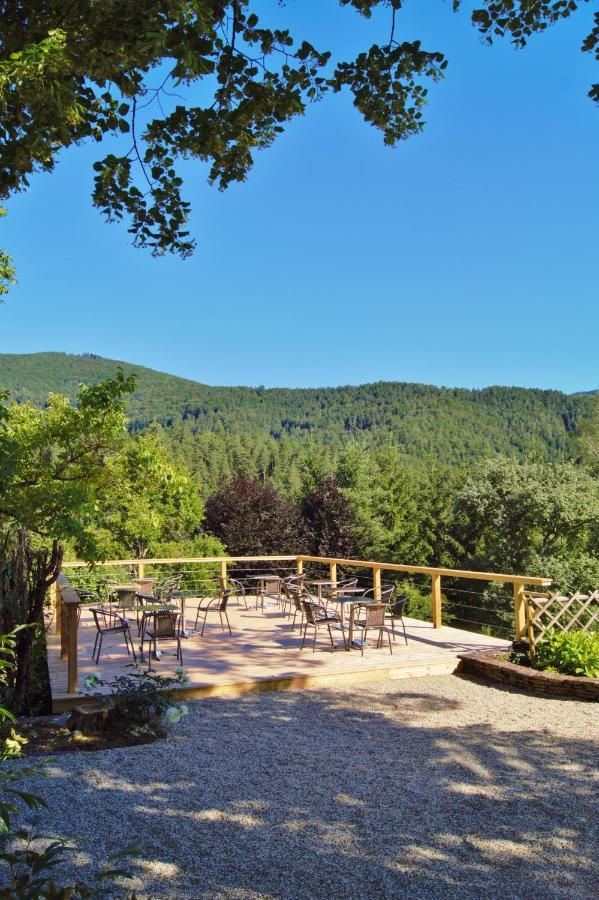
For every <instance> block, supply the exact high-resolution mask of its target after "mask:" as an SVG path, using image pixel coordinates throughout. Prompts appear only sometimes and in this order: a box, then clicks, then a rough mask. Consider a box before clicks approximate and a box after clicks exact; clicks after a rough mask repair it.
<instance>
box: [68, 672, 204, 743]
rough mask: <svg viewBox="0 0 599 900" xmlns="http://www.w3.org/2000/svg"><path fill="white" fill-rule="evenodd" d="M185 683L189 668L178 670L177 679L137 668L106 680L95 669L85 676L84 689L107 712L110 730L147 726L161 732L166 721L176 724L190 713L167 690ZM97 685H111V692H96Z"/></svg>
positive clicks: (144, 727) (105, 725)
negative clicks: (127, 673)
mask: <svg viewBox="0 0 599 900" xmlns="http://www.w3.org/2000/svg"><path fill="white" fill-rule="evenodd" d="M185 684H189V678H188V676H187V672H186V671H185V669H177V670H176V674H175V677H174V678H171V677H168V676H164V675H157V674H154V673H153V672H149V671H146V672H141V671H137V672H133V673H131V674H129V675H119V676H118V677H117V678H114V679H113V680H112V681H105V680H104V679H103V678H102V675H101V673H100V672H92V673H90V674H89V675H88V676H87V678H86V679H85V682H84V688H85V690H86V692H89V693H91V695H92V696H93V697H95V699H96V700H97V701H98V703H99V704H100V706H101V707H102V708H103V710H104V711H105V713H106V716H105V720H104V727H105V729H106V730H107V731H113V732H120V733H127V732H130V733H131V732H133V733H135V732H136V731H137V732H139V730H140V729H146V730H148V731H150V730H153V731H155V732H156V733H159V732H160V726H161V724H162V722H163V721H164V722H168V723H169V724H175V723H177V722H179V721H180V719H182V718H183V716H185V715H187V706H186V705H185V704H184V703H181V702H179V701H175V700H173V699H172V697H170V696H169V694H168V693H166V689H168V688H171V687H175V686H176V685H185ZM96 687H104V688H108V689H109V690H110V694H108V695H107V694H103V693H100V692H99V691H94V688H96ZM71 718H72V720H73V717H71ZM75 720H76V721H78V720H77V717H75ZM91 721H92V722H93V721H94V720H93V718H92V720H91Z"/></svg>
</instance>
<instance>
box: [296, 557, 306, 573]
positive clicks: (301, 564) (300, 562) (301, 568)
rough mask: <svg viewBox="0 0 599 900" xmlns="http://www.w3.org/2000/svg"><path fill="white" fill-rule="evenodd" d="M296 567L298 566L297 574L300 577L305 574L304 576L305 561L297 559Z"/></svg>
mask: <svg viewBox="0 0 599 900" xmlns="http://www.w3.org/2000/svg"><path fill="white" fill-rule="evenodd" d="M295 566H296V570H297V574H298V575H303V574H304V561H303V559H296V561H295Z"/></svg>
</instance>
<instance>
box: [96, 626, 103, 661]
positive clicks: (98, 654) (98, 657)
mask: <svg viewBox="0 0 599 900" xmlns="http://www.w3.org/2000/svg"><path fill="white" fill-rule="evenodd" d="M103 638H104V635H103V634H102V633H101V632H100V643H99V644H98V652H97V654H96V665H98V663H99V662H100V653H101V652H102V640H103Z"/></svg>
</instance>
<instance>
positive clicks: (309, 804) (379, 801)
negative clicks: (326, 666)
mask: <svg viewBox="0 0 599 900" xmlns="http://www.w3.org/2000/svg"><path fill="white" fill-rule="evenodd" d="M189 707H190V714H189V716H188V717H187V718H186V719H185V720H184V721H183V722H182V723H181V724H180V725H177V726H175V727H174V728H173V729H172V733H171V736H170V737H169V739H168V740H166V741H163V742H160V743H157V744H153V745H149V746H145V747H134V748H128V749H122V750H113V751H109V752H108V751H106V752H102V753H89V754H85V753H80V754H68V755H64V756H61V757H59V758H56V759H55V761H54V762H53V763H52V765H51V767H50V778H49V779H47V780H43V779H36V781H35V784H34V786H33V787H34V788H35V790H37V791H38V792H40V793H42V794H43V795H44V796H45V797H46V799H47V800H48V802H49V804H50V812H48V813H44V815H43V819H42V824H43V828H44V830H45V831H46V833H56V834H60V835H63V836H65V837H69V838H74V839H77V841H78V844H79V847H80V848H81V852H80V853H79V854H78V856H77V857H76V862H77V863H78V864H81V865H82V866H85V865H86V864H87V863H89V862H90V860H93V859H94V858H98V859H103V858H105V857H106V856H107V855H108V854H109V853H111V852H113V851H114V850H115V849H118V848H119V847H122V846H125V845H128V844H130V843H133V842H137V843H138V844H139V846H140V847H141V848H142V853H141V855H140V857H139V858H138V859H137V860H136V861H135V863H134V868H135V871H136V873H137V878H136V882H135V886H136V888H137V889H138V890H139V892H140V894H141V895H143V896H147V895H149V896H152V897H155V898H191V897H193V898H204V897H205V898H208V897H210V898H213V897H236V898H257V897H282V898H306V897H308V898H309V897H327V898H328V897H335V898H338V897H365V898H366V897H368V898H370V897H373V898H375V897H376V898H379V897H380V898H383V897H408V898H418V897H433V898H434V897H438V898H441V897H443V898H447V897H460V898H480V897H485V896H487V897H502V898H510V897H526V898H536V897H539V898H551V897H585V898H587V897H588V898H590V897H592V896H597V893H596V892H597V887H598V885H599V870H598V868H597V847H598V843H599V842H598V837H599V811H598V804H597V797H598V793H599V791H598V789H599V777H598V760H599V754H598V750H599V705H594V704H590V703H583V702H575V701H565V700H546V699H541V698H536V697H530V696H527V695H525V694H520V693H517V692H513V691H511V690H506V689H500V688H494V687H489V686H487V685H483V684H480V683H477V682H476V681H473V680H466V679H464V678H459V677H457V676H451V675H448V676H437V677H430V678H420V679H413V680H407V681H396V682H392V681H391V682H386V683H379V684H376V683H373V684H370V685H362V686H355V685H352V686H345V687H338V688H336V689H328V690H318V691H316V690H311V691H303V692H281V693H269V694H246V695H245V696H244V697H241V698H239V699H211V700H210V699H209V700H199V701H195V702H193V703H190V704H189ZM32 789H33V788H32Z"/></svg>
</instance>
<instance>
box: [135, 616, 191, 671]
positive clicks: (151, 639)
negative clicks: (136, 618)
mask: <svg viewBox="0 0 599 900" xmlns="http://www.w3.org/2000/svg"><path fill="white" fill-rule="evenodd" d="M181 633H182V616H181V613H179V612H173V611H172V610H170V609H157V610H155V611H153V612H150V613H146V614H145V615H144V617H143V620H142V629H141V646H140V651H139V652H140V655H141V658H142V660H143V655H144V641H145V640H146V638H147V640H148V643H149V645H150V650H149V653H148V668H149V669H151V668H152V664H151V658H152V652H153V653H154V656H155V657H156V658H158V641H176V645H177V649H176V653H175V655H176V657H177V660H178V662H179V663H180V665H183V651H182V650H181Z"/></svg>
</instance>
